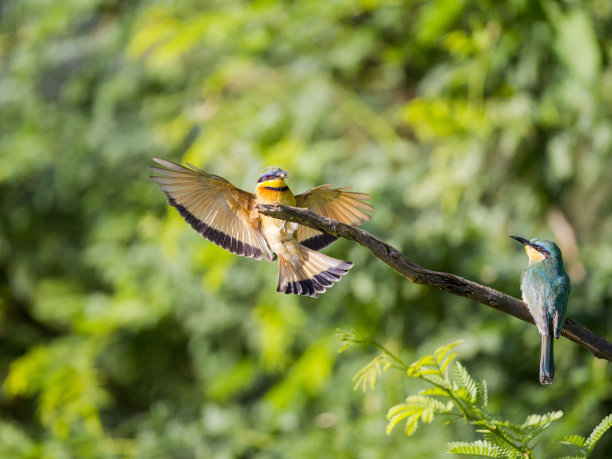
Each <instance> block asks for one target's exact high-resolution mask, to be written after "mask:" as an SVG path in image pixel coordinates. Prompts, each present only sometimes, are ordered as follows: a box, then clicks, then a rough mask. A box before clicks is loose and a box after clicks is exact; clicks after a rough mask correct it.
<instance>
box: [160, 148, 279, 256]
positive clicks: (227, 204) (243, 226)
mask: <svg viewBox="0 0 612 459" xmlns="http://www.w3.org/2000/svg"><path fill="white" fill-rule="evenodd" d="M153 161H155V162H156V163H157V164H160V165H161V166H163V168H161V167H151V168H149V170H150V171H151V172H153V173H154V174H157V175H154V176H151V180H153V181H154V182H155V183H157V185H158V187H159V189H160V190H161V191H163V192H164V194H165V195H166V198H167V199H168V203H169V204H170V205H171V206H173V207H175V208H176V210H178V212H179V213H180V214H181V216H183V217H184V218H185V221H186V222H187V223H189V224H190V225H191V226H192V228H193V229H195V230H196V231H197V232H198V233H200V234H201V235H202V236H204V237H205V238H206V239H208V240H209V241H211V242H213V243H214V244H216V245H218V246H220V247H223V248H224V249H227V250H229V251H230V252H232V253H235V254H236V255H242V256H245V257H252V258H255V259H257V260H260V259H261V258H262V257H264V258H266V259H267V260H272V254H271V252H270V249H269V248H268V244H267V243H266V240H265V238H264V235H263V233H262V232H261V229H260V228H259V224H260V223H259V218H258V217H257V214H256V212H255V213H253V206H254V204H255V196H254V195H253V194H252V193H249V192H247V191H243V190H241V189H239V188H236V187H235V186H234V185H232V184H231V183H229V182H228V181H227V180H225V179H224V178H222V177H219V176H217V175H211V174H207V173H206V172H204V171H201V170H200V169H198V168H197V167H195V166H192V165H191V164H188V166H189V167H190V168H189V169H188V168H186V167H183V166H181V165H179V164H176V163H173V162H171V161H166V160H164V159H160V158H153ZM252 215H253V216H254V217H252Z"/></svg>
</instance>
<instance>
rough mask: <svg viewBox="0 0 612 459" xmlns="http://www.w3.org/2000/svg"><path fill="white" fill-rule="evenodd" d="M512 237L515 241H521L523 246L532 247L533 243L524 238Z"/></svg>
mask: <svg viewBox="0 0 612 459" xmlns="http://www.w3.org/2000/svg"><path fill="white" fill-rule="evenodd" d="M510 237H511V238H512V239H514V240H515V241H519V242H520V243H521V244H523V245H529V246H530V245H531V242H529V241H528V240H527V239H525V238H524V237H519V236H510Z"/></svg>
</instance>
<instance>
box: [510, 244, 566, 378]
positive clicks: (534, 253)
mask: <svg viewBox="0 0 612 459" xmlns="http://www.w3.org/2000/svg"><path fill="white" fill-rule="evenodd" d="M510 237H511V238H512V239H516V240H517V241H518V242H520V243H521V244H523V245H524V246H525V251H526V252H527V256H528V257H529V265H528V266H527V268H526V269H525V271H523V276H522V277H521V292H523V301H524V302H525V303H527V306H529V312H531V315H532V316H533V320H534V322H535V324H536V325H537V327H538V331H539V332H540V335H542V350H541V355H540V383H542V384H552V382H553V377H554V375H555V364H554V357H553V340H552V339H553V336H554V337H555V338H559V336H560V335H561V330H562V329H563V325H564V324H565V315H566V313H567V297H568V296H569V293H570V279H569V277H568V275H567V274H566V273H565V270H564V269H563V258H562V257H561V250H559V247H557V245H556V244H555V243H554V242H552V241H547V240H546V239H532V240H531V241H528V240H527V239H523V238H522V237H518V236H510Z"/></svg>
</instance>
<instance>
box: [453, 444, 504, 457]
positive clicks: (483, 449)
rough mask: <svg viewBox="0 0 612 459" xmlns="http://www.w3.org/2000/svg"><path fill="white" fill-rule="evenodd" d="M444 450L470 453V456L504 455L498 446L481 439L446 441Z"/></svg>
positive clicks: (454, 452)
mask: <svg viewBox="0 0 612 459" xmlns="http://www.w3.org/2000/svg"><path fill="white" fill-rule="evenodd" d="M446 451H447V452H449V453H453V454H470V455H472V456H485V457H504V456H503V455H502V453H501V451H499V448H497V447H496V446H494V445H491V444H490V443H488V442H486V441H482V440H476V441H475V442H472V443H467V442H462V441H455V442H451V443H447V445H446Z"/></svg>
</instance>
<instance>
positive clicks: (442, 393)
mask: <svg viewBox="0 0 612 459" xmlns="http://www.w3.org/2000/svg"><path fill="white" fill-rule="evenodd" d="M419 395H439V396H440V397H449V395H448V392H446V391H445V390H444V389H441V388H439V387H430V388H429V389H423V390H421V391H419Z"/></svg>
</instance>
